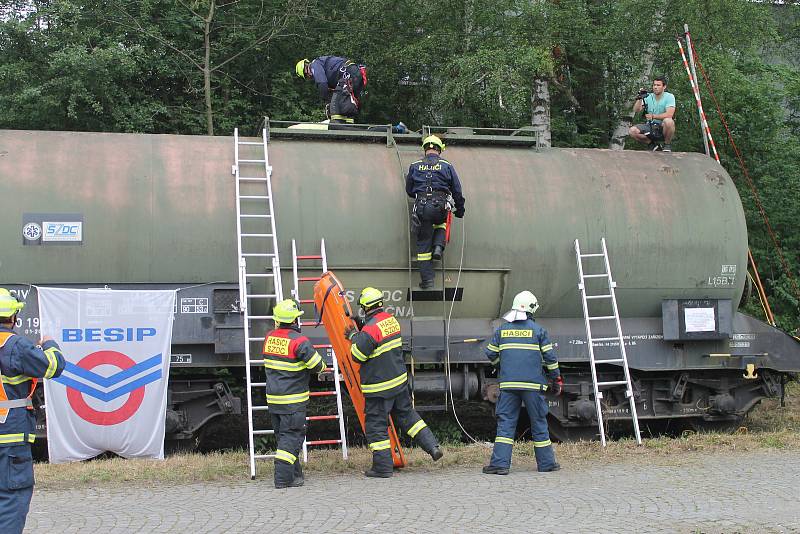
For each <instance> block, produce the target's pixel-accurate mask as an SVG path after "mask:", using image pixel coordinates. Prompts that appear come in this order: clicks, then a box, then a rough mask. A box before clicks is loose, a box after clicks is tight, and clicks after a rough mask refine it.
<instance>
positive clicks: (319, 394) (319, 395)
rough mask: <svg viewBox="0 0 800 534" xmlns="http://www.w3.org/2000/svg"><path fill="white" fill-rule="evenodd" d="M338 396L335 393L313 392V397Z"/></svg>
mask: <svg viewBox="0 0 800 534" xmlns="http://www.w3.org/2000/svg"><path fill="white" fill-rule="evenodd" d="M334 395H336V392H335V391H312V392H311V396H312V397H333V396H334Z"/></svg>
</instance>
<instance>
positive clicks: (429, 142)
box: [422, 135, 444, 152]
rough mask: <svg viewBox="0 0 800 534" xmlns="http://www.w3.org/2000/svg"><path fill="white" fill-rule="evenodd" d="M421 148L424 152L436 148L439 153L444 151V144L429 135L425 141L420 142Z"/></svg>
mask: <svg viewBox="0 0 800 534" xmlns="http://www.w3.org/2000/svg"><path fill="white" fill-rule="evenodd" d="M422 148H424V149H425V150H427V149H429V148H438V149H439V152H441V151H442V150H444V143H442V140H441V139H439V138H438V137H436V136H435V135H429V136H428V137H426V138H425V139H423V140H422Z"/></svg>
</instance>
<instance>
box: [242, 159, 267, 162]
mask: <svg viewBox="0 0 800 534" xmlns="http://www.w3.org/2000/svg"><path fill="white" fill-rule="evenodd" d="M266 162H267V160H265V159H240V160H239V161H238V163H266Z"/></svg>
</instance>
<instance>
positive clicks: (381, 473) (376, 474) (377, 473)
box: [364, 467, 394, 478]
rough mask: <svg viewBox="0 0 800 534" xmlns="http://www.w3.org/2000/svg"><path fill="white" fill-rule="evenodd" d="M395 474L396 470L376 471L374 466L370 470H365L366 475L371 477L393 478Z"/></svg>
mask: <svg viewBox="0 0 800 534" xmlns="http://www.w3.org/2000/svg"><path fill="white" fill-rule="evenodd" d="M393 474H394V472H392V471H389V472H388V473H387V472H384V471H375V468H374V467H373V468H371V469H369V470H368V471H364V476H365V477H369V478H392V475H393Z"/></svg>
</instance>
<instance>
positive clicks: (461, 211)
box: [453, 208, 464, 219]
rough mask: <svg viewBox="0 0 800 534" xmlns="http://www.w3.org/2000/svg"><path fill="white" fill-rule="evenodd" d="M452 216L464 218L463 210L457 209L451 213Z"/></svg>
mask: <svg viewBox="0 0 800 534" xmlns="http://www.w3.org/2000/svg"><path fill="white" fill-rule="evenodd" d="M453 215H455V216H456V217H458V218H459V219H461V218H462V217H464V208H460V209H457V210H456V211H454V212H453Z"/></svg>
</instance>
